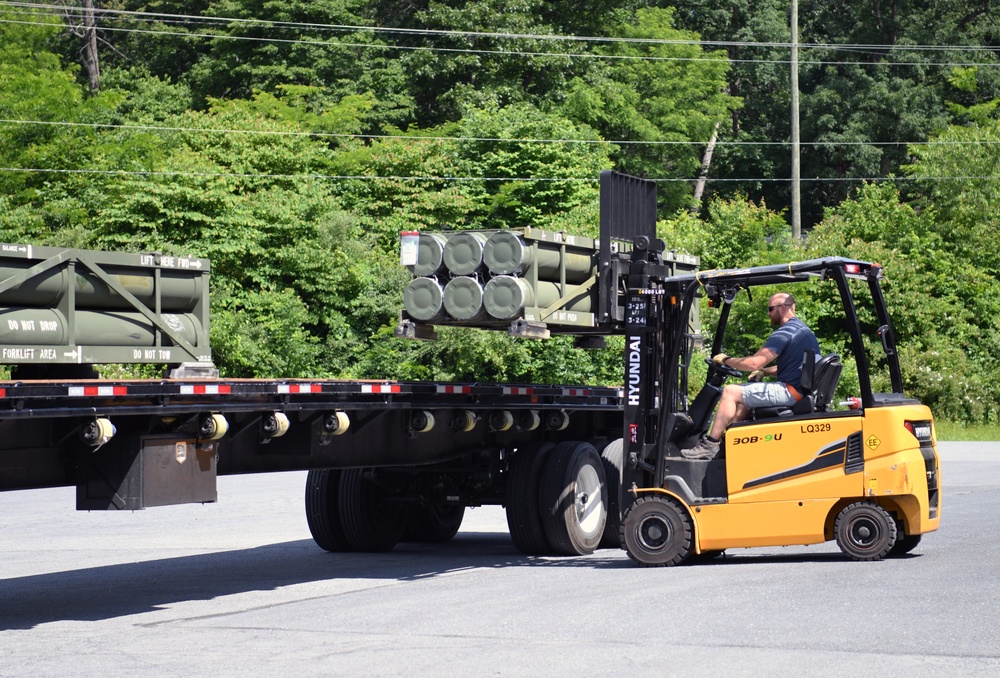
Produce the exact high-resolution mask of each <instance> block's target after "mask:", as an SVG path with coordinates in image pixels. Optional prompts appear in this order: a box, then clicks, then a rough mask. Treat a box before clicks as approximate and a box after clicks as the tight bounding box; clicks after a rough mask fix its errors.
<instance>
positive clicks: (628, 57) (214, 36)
mask: <svg viewBox="0 0 1000 678" xmlns="http://www.w3.org/2000/svg"><path fill="white" fill-rule="evenodd" d="M3 4H5V3H2V2H0V5H3ZM176 16H180V15H176ZM231 21H248V22H256V23H258V24H259V25H267V24H289V25H292V26H303V27H309V26H313V25H312V24H293V23H291V22H266V21H263V20H238V19H232V20H231ZM0 23H9V24H21V25H34V26H49V27H51V26H52V25H53V24H50V23H44V22H32V21H16V20H11V19H0ZM319 26H324V25H319ZM326 27H327V28H356V29H357V30H360V31H369V30H374V27H364V26H360V27H352V26H334V25H326ZM99 30H101V31H105V32H119V33H136V34H141V35H155V36H168V37H179V38H186V39H190V38H203V39H209V40H230V41H237V42H263V43H273V44H291V45H314V46H323V47H343V48H347V49H381V50H400V51H411V52H444V53H457V54H489V55H498V56H504V57H510V56H518V57H532V58H533V57H556V58H581V59H603V60H611V61H615V60H617V61H650V62H658V61H665V62H718V61H726V62H728V63H750V64H773V65H786V64H789V63H790V60H789V59H760V58H729V57H723V56H721V55H720V56H712V55H711V54H708V55H706V56H702V57H679V56H650V55H633V54H601V53H595V52H542V51H525V50H514V49H511V50H506V49H472V48H458V47H434V46H426V45H400V44H382V43H360V42H332V41H329V40H309V39H303V38H295V39H292V38H274V37H260V36H246V35H227V34H220V33H197V32H194V33H192V32H184V31H166V30H146V29H138V28H117V27H109V26H102V27H100V29H99ZM386 30H393V31H395V30H398V29H386ZM434 34H444V35H456V36H476V35H482V36H490V37H509V38H518V39H528V38H539V39H560V38H561V39H565V40H575V41H580V40H583V39H586V40H592V41H609V42H631V43H638V44H652V45H701V46H740V47H779V48H780V47H788V46H789V44H788V43H760V42H742V43H740V42H713V41H699V40H649V39H643V38H582V37H581V36H535V35H533V34H515V33H511V34H494V33H475V32H468V31H441V32H439V33H434ZM807 46H808V47H811V48H816V49H820V48H826V49H834V50H841V49H847V50H853V49H856V48H865V49H876V48H880V47H884V48H885V49H886V50H887V52H891V51H896V50H895V47H894V46H878V45H836V44H813V45H807ZM939 47H941V46H939ZM927 48H928V49H930V46H928V47H927ZM948 49H951V50H955V49H957V50H966V51H968V50H975V51H979V52H985V53H988V54H990V55H993V54H994V51H993V50H991V49H990V48H984V47H966V46H955V47H951V48H948ZM799 63H800V64H802V65H806V66H848V65H853V66H875V67H887V66H941V67H968V66H981V67H991V68H992V67H997V66H1000V62H997V63H991V62H982V61H871V62H869V61H834V60H817V59H812V60H809V59H800V61H799Z"/></svg>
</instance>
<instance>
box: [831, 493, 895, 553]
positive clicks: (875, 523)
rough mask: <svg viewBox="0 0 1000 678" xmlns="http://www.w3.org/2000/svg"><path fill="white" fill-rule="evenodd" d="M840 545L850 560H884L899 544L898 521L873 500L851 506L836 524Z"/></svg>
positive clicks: (843, 512)
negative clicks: (897, 542) (897, 538)
mask: <svg viewBox="0 0 1000 678" xmlns="http://www.w3.org/2000/svg"><path fill="white" fill-rule="evenodd" d="M833 531H834V534H835V535H836V537H837V546H839V547H840V550H841V551H843V552H844V555H846V556H847V557H848V558H850V559H851V560H881V559H882V558H885V557H886V555H888V554H889V552H890V551H892V548H893V546H895V545H896V521H895V519H893V517H892V516H891V515H890V514H889V512H888V511H886V510H885V509H884V508H882V507H881V506H879V505H878V504H876V503H874V502H870V501H859V502H856V503H854V504H851V505H850V506H848V507H847V508H845V509H844V510H843V511H841V512H840V515H838V516H837V520H836V522H835V523H834V525H833Z"/></svg>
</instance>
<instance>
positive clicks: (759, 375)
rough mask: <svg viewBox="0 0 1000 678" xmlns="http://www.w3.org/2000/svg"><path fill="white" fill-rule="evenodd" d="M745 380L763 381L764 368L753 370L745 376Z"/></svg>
mask: <svg viewBox="0 0 1000 678" xmlns="http://www.w3.org/2000/svg"><path fill="white" fill-rule="evenodd" d="M747 381H764V370H754V371H753V372H751V373H750V376H749V377H747Z"/></svg>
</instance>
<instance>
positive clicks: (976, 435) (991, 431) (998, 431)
mask: <svg viewBox="0 0 1000 678" xmlns="http://www.w3.org/2000/svg"><path fill="white" fill-rule="evenodd" d="M934 430H935V432H936V433H937V439H938V440H958V441H962V440H968V441H973V440H1000V426H998V425H995V424H992V425H991V424H954V423H952V422H950V421H938V420H935V421H934Z"/></svg>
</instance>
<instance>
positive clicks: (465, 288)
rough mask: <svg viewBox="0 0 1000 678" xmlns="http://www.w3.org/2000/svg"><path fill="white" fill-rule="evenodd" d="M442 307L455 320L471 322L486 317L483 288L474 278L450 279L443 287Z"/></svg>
mask: <svg viewBox="0 0 1000 678" xmlns="http://www.w3.org/2000/svg"><path fill="white" fill-rule="evenodd" d="M444 307H445V310H447V311H448V315H450V316H451V317H452V318H454V319H455V320H461V321H472V320H479V319H481V318H484V317H486V309H484V308H483V286H482V285H480V284H479V281H478V280H476V279H475V278H471V277H467V276H462V277H459V278H452V279H451V280H449V281H448V284H447V285H445V286H444Z"/></svg>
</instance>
